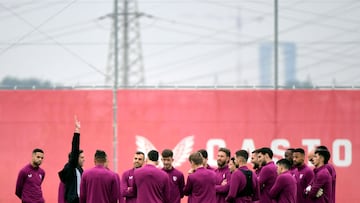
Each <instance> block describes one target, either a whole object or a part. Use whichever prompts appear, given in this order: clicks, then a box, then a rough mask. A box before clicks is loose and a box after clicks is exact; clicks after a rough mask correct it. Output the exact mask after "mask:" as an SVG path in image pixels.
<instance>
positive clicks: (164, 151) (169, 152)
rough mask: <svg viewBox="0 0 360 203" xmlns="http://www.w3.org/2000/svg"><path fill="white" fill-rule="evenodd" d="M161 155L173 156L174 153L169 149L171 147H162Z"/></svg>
mask: <svg viewBox="0 0 360 203" xmlns="http://www.w3.org/2000/svg"><path fill="white" fill-rule="evenodd" d="M161 156H162V157H163V158H164V157H171V158H172V157H173V156H174V153H173V152H172V151H171V149H164V150H163V151H162V152H161Z"/></svg>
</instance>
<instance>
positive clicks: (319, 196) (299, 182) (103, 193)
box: [16, 120, 336, 203]
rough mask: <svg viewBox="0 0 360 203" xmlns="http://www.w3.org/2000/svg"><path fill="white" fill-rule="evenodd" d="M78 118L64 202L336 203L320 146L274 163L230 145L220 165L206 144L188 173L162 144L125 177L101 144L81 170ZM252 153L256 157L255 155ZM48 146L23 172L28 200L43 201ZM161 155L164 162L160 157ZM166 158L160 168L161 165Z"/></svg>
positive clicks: (63, 179) (264, 154)
mask: <svg viewBox="0 0 360 203" xmlns="http://www.w3.org/2000/svg"><path fill="white" fill-rule="evenodd" d="M79 144H80V122H79V121H77V120H75V132H74V136H73V140H72V150H71V153H70V154H69V161H68V163H66V164H65V166H64V168H63V169H62V170H61V171H60V172H59V178H60V185H59V198H58V203H79V202H81V203H117V202H120V203H122V202H126V203H180V202H181V199H182V198H183V197H184V196H188V202H189V203H226V202H235V203H247V202H249V203H250V202H258V203H274V202H279V203H308V202H309V203H317V202H319V203H334V202H335V185H336V172H335V169H334V167H333V166H332V165H331V164H330V163H328V162H329V159H330V152H329V150H328V149H327V147H326V146H318V147H316V148H315V149H314V150H313V151H310V152H309V153H308V160H309V162H310V163H311V165H312V166H308V165H307V164H306V163H305V160H306V156H305V151H304V149H302V148H295V149H294V148H290V149H287V150H286V151H285V154H284V157H283V158H281V159H279V160H278V161H277V162H276V163H275V162H274V161H273V152H272V150H271V149H270V148H268V147H263V148H259V149H256V150H254V151H253V152H251V154H249V153H248V151H246V150H238V151H236V152H235V153H234V156H233V157H231V152H230V150H229V149H228V148H224V147H223V148H219V149H218V152H217V167H216V168H213V167H211V166H209V165H208V163H207V162H208V161H207V160H208V154H207V151H206V150H204V149H200V150H197V151H195V152H193V153H192V154H190V156H189V158H188V160H189V162H190V166H191V168H190V170H188V171H187V172H186V181H185V176H184V173H183V172H181V171H180V170H178V169H176V168H175V167H174V165H173V162H174V153H173V151H172V150H170V149H164V150H163V151H162V152H161V154H160V153H159V152H158V151H156V150H151V151H149V152H148V153H147V154H146V155H145V154H144V152H140V151H138V152H136V153H135V154H134V158H133V167H132V168H131V169H129V170H127V171H125V172H123V173H122V176H121V178H120V176H119V175H118V174H117V173H115V172H112V171H111V170H109V169H108V168H107V163H108V160H107V155H106V153H105V152H104V151H102V150H97V151H96V152H95V155H94V163H95V166H94V167H93V168H91V169H88V170H85V171H83V169H82V166H83V163H84V155H83V152H82V150H80V149H79ZM249 156H251V161H250V163H251V164H250V163H249V162H248V161H249ZM43 157H44V152H43V151H42V150H40V149H35V150H34V151H33V158H32V161H31V163H30V164H28V165H26V166H25V167H24V168H23V169H21V171H20V172H19V176H18V180H17V184H16V195H17V196H18V197H19V198H20V199H21V200H22V202H37V203H44V198H43V196H42V191H41V183H42V182H43V180H44V177H45V171H44V170H43V169H41V168H40V167H39V166H40V164H41V163H42V160H43ZM160 161H161V162H160ZM159 163H162V167H159Z"/></svg>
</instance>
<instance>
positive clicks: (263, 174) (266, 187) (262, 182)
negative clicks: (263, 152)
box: [258, 161, 277, 203]
mask: <svg viewBox="0 0 360 203" xmlns="http://www.w3.org/2000/svg"><path fill="white" fill-rule="evenodd" d="M276 177H277V167H276V165H275V164H274V162H273V161H270V162H269V163H267V164H266V165H265V166H263V167H261V170H260V173H259V174H258V182H259V186H260V202H261V203H271V202H272V199H271V197H270V189H271V188H272V186H273V185H274V183H275V179H276Z"/></svg>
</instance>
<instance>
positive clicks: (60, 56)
mask: <svg viewBox="0 0 360 203" xmlns="http://www.w3.org/2000/svg"><path fill="white" fill-rule="evenodd" d="M129 2H130V5H132V3H131V2H134V1H133V0H129ZM137 3H138V12H140V13H142V14H145V15H143V16H141V17H138V18H137V20H138V22H139V26H140V29H139V33H140V37H139V38H138V39H140V41H139V42H141V46H140V47H141V48H137V49H135V52H134V51H133V52H131V54H132V55H133V56H137V55H139V54H140V53H141V56H142V59H143V60H142V62H143V67H144V71H143V73H144V79H145V84H146V85H157V84H169V85H214V84H223V85H260V84H262V83H263V81H262V80H261V79H260V76H261V74H264V72H262V73H261V71H260V67H263V68H264V67H265V69H266V68H267V69H269V71H268V72H267V73H266V74H265V76H266V77H267V78H268V79H269V80H268V82H270V83H271V84H272V83H273V71H272V70H273V60H272V58H271V57H272V56H273V53H272V52H265V54H266V53H267V54H269V56H268V57H265V58H264V57H261V56H262V55H261V53H260V52H261V51H260V50H261V47H264V46H267V45H269V44H270V46H271V43H272V42H273V38H274V35H273V34H274V15H273V14H274V3H273V1H272V0H138V1H137ZM119 4H120V5H122V4H123V1H121V0H119ZM113 6H114V2H113V1H110V0H72V1H71V0H47V1H40V0H0V27H1V32H0V80H1V79H2V78H4V77H6V76H14V77H18V78H29V77H35V78H39V79H42V80H50V81H51V82H53V83H56V84H63V85H103V84H105V75H107V74H109V72H108V71H107V66H108V65H109V64H110V65H111V64H112V63H113V57H111V54H112V53H113V52H112V51H110V50H113V43H111V42H112V41H111V32H112V29H111V28H112V18H111V17H110V16H109V14H111V13H112V12H113ZM119 9H120V11H119V12H123V11H122V10H121V9H122V6H120V7H119ZM359 9H360V1H358V0H286V1H281V0H280V1H279V41H280V48H279V84H283V83H284V81H285V80H286V78H287V77H288V76H285V67H288V66H289V64H286V63H285V61H286V60H285V57H286V54H288V51H285V48H284V47H285V46H283V45H285V44H287V45H289V44H290V45H293V47H294V48H293V50H292V51H291V52H292V53H294V54H295V55H294V57H293V64H292V65H291V64H290V66H294V68H295V72H294V75H295V77H296V79H297V80H299V81H305V80H311V81H312V82H313V83H314V84H316V85H332V84H333V83H336V84H337V85H360V67H359V65H360V60H359V57H360V47H359V46H358V45H359V43H360V33H359V32H360V14H359V12H358V11H359ZM129 12H134V10H130V11H129ZM120 16H121V15H120ZM130 17H131V16H130ZM121 20H122V16H121V17H120V21H121ZM132 22H135V21H132ZM134 33H135V32H131V34H134ZM119 34H120V37H122V36H123V35H122V33H121V30H120V31H119ZM121 39H122V38H120V39H119V40H120V42H121V41H122V40H121ZM134 45H135V44H134ZM120 52H121V53H120V55H119V63H122V61H123V60H122V49H120ZM134 53H135V55H134ZM109 55H110V56H109ZM261 64H262V65H261ZM264 64H265V65H264ZM130 69H132V71H133V73H132V74H131V75H133V77H134V78H135V79H136V78H137V74H138V73H141V71H139V70H140V66H139V65H137V64H135V66H132V67H130ZM120 82H121V81H120ZM110 83H112V82H111V81H110Z"/></svg>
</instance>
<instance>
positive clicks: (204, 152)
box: [198, 149, 215, 171]
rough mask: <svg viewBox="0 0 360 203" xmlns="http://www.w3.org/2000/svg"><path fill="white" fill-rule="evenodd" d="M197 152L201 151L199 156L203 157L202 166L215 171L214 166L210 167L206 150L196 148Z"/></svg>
mask: <svg viewBox="0 0 360 203" xmlns="http://www.w3.org/2000/svg"><path fill="white" fill-rule="evenodd" d="M198 152H200V153H201V156H202V157H203V165H204V168H206V169H210V170H213V171H215V168H213V167H211V166H210V165H209V164H208V153H207V151H206V150H205V149H200V150H198Z"/></svg>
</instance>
